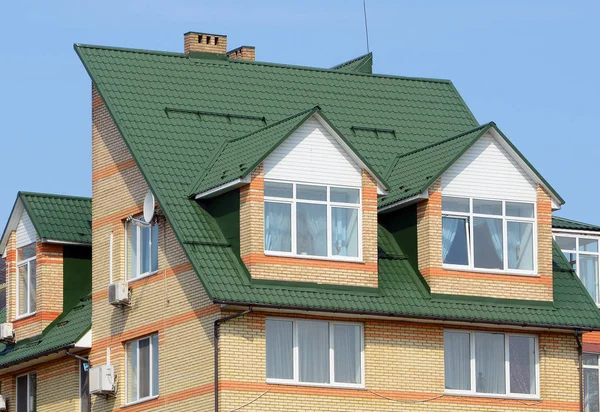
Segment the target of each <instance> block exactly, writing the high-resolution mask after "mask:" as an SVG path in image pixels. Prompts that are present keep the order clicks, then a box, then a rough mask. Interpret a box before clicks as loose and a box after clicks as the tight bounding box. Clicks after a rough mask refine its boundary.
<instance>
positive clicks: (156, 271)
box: [127, 270, 159, 284]
mask: <svg viewBox="0 0 600 412" xmlns="http://www.w3.org/2000/svg"><path fill="white" fill-rule="evenodd" d="M158 272H159V271H158V270H155V271H154V272H148V273H144V274H143V275H140V276H138V277H136V278H133V279H127V283H128V284H129V283H134V282H136V281H138V280H142V279H145V278H148V277H150V276H154V275H156V274H157V273H158Z"/></svg>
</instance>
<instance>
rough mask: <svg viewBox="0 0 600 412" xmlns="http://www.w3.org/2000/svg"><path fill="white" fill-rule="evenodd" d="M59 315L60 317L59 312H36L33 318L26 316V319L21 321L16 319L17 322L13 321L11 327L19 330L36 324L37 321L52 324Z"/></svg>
mask: <svg viewBox="0 0 600 412" xmlns="http://www.w3.org/2000/svg"><path fill="white" fill-rule="evenodd" d="M59 315H60V312H37V313H36V314H35V315H33V316H28V317H26V318H23V319H17V320H15V321H14V322H13V327H14V328H15V329H16V328H20V327H22V326H26V325H30V324H32V323H35V322H38V321H50V322H52V321H53V320H54V319H56V318H57V317H58V316H59Z"/></svg>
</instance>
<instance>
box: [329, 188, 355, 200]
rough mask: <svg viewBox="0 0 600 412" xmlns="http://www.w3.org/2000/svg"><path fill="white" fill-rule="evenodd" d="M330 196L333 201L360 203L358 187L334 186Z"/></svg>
mask: <svg viewBox="0 0 600 412" xmlns="http://www.w3.org/2000/svg"><path fill="white" fill-rule="evenodd" d="M330 196H331V201H332V202H342V203H359V190H358V189H343V188H341V187H332V188H331V192H330Z"/></svg>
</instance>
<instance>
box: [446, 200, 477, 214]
mask: <svg viewBox="0 0 600 412" xmlns="http://www.w3.org/2000/svg"><path fill="white" fill-rule="evenodd" d="M469 202H470V200H469V199H465V198H462V197H450V196H443V197H442V210H443V211H447V212H463V213H469V210H470V206H469Z"/></svg>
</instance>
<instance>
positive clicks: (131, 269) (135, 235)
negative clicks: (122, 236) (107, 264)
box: [126, 219, 158, 280]
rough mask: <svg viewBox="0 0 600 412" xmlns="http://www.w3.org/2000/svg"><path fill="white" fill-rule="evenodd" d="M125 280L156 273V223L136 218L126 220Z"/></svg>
mask: <svg viewBox="0 0 600 412" xmlns="http://www.w3.org/2000/svg"><path fill="white" fill-rule="evenodd" d="M126 233H127V235H126V236H127V242H126V243H127V254H126V259H127V280H134V279H137V278H141V277H144V276H148V275H151V274H154V273H156V271H157V270H158V224H156V223H154V224H145V223H143V222H141V221H139V220H137V219H132V220H130V221H129V222H127V230H126Z"/></svg>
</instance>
